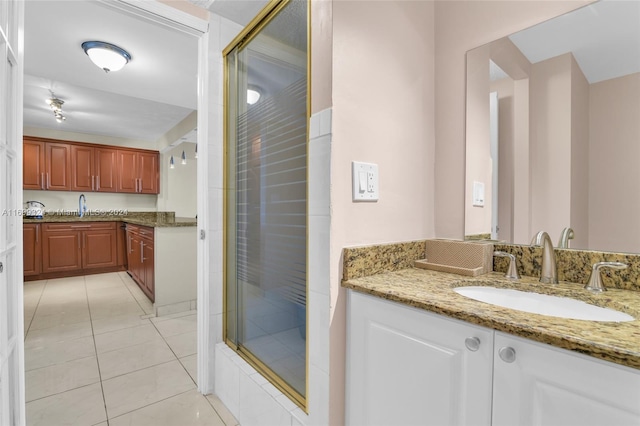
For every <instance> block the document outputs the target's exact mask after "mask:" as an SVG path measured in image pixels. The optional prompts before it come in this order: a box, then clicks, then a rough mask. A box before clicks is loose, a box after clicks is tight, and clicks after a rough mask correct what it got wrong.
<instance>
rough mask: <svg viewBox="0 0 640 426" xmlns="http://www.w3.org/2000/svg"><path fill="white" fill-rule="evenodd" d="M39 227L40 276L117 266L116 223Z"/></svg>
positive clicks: (43, 225) (52, 224) (76, 223)
mask: <svg viewBox="0 0 640 426" xmlns="http://www.w3.org/2000/svg"><path fill="white" fill-rule="evenodd" d="M41 226H42V273H43V274H47V273H52V272H74V271H87V270H91V269H103V268H114V267H117V265H118V262H117V240H116V238H117V235H116V222H91V223H86V222H75V223H60V224H58V223H55V224H54V223H44V224H42V225H41Z"/></svg>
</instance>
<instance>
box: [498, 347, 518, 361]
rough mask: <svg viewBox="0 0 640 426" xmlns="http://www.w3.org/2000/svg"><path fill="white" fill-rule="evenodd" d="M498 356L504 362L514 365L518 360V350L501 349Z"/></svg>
mask: <svg viewBox="0 0 640 426" xmlns="http://www.w3.org/2000/svg"><path fill="white" fill-rule="evenodd" d="M498 355H500V359H501V360H503V361H504V362H508V363H512V362H513V361H515V360H516V350H515V349H513V348H512V347H509V346H505V347H504V348H500V350H499V351H498Z"/></svg>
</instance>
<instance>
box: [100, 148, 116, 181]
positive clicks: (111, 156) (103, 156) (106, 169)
mask: <svg viewBox="0 0 640 426" xmlns="http://www.w3.org/2000/svg"><path fill="white" fill-rule="evenodd" d="M94 153H95V163H94V164H95V173H96V181H95V190H96V191H100V192H117V191H118V155H117V154H118V151H117V150H116V149H113V148H96V149H95V151H94Z"/></svg>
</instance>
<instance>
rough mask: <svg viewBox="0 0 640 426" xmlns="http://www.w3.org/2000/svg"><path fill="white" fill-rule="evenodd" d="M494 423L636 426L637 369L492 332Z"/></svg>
mask: <svg viewBox="0 0 640 426" xmlns="http://www.w3.org/2000/svg"><path fill="white" fill-rule="evenodd" d="M503 348H511V349H513V350H514V351H515V360H514V361H513V362H511V363H508V362H505V361H504V360H503V359H502V358H501V356H500V353H499V352H500V350H501V349H503ZM493 424H494V425H505V426H506V425H509V426H512V425H523V426H524V425H544V426H553V425H558V426H560V425H563V426H564V425H581V426H582V425H594V426H596V425H600V426H601V425H631V424H635V425H637V424H640V371H639V370H635V369H631V368H627V367H623V366H619V365H616V364H612V363H608V362H605V361H601V360H598V359H595V358H591V357H588V356H584V355H581V354H575V353H572V352H569V351H566V350H562V349H558V348H554V347H552V346H549V345H544V344H541V343H536V342H532V341H529V340H524V339H521V338H517V337H514V336H510V335H507V334H504V333H500V332H496V336H495V359H494V382H493Z"/></svg>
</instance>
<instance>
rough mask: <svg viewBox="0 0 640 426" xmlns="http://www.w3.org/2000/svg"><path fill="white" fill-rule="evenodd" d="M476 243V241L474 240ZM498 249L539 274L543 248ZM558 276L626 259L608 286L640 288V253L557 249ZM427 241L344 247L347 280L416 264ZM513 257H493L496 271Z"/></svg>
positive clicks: (605, 272)
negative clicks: (621, 268) (598, 264)
mask: <svg viewBox="0 0 640 426" xmlns="http://www.w3.org/2000/svg"><path fill="white" fill-rule="evenodd" d="M470 244H473V243H470ZM494 249H495V250H500V251H504V252H507V253H511V254H514V255H515V256H516V259H517V265H518V272H519V273H520V275H523V276H530V277H539V276H540V271H541V262H542V248H541V247H532V246H523V245H515V244H494ZM555 252H556V264H557V267H558V279H559V280H560V281H568V282H573V283H578V284H586V283H587V281H588V280H589V276H590V274H591V268H592V265H593V264H594V263H596V262H605V261H606V262H622V263H626V264H627V265H628V266H629V267H628V268H627V269H623V270H612V269H607V268H604V269H602V270H601V274H602V280H603V282H604V285H605V286H607V287H610V288H618V289H623V290H633V291H640V255H637V254H630V253H612V252H599V251H590V250H574V249H555ZM425 253H426V240H420V241H410V242H402V243H390V244H381V245H371V246H363V247H347V248H345V249H343V278H342V279H343V281H347V280H350V279H354V278H360V277H366V276H370V275H376V274H380V273H384V272H394V271H399V270H401V269H406V268H411V267H413V262H414V261H415V260H419V259H424V258H425V256H426V254H425ZM508 262H509V259H508V258H505V257H495V256H494V258H493V270H494V271H496V272H506V270H507V267H508Z"/></svg>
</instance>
